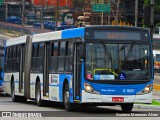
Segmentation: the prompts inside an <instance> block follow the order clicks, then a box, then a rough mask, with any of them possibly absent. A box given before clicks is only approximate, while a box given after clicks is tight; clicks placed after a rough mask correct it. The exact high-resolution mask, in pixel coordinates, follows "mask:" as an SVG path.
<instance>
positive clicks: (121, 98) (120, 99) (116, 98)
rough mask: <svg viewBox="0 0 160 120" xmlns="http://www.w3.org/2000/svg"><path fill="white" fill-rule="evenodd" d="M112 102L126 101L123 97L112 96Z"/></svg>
mask: <svg viewBox="0 0 160 120" xmlns="http://www.w3.org/2000/svg"><path fill="white" fill-rule="evenodd" d="M112 102H124V98H123V97H112Z"/></svg>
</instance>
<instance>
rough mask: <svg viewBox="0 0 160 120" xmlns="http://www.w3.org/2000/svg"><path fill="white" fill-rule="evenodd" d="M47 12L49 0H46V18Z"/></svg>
mask: <svg viewBox="0 0 160 120" xmlns="http://www.w3.org/2000/svg"><path fill="white" fill-rule="evenodd" d="M47 12H48V0H46V15H45V16H46V17H45V18H46V20H47Z"/></svg>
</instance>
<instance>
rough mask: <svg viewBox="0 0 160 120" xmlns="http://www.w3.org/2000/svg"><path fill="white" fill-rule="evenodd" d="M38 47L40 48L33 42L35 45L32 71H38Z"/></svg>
mask: <svg viewBox="0 0 160 120" xmlns="http://www.w3.org/2000/svg"><path fill="white" fill-rule="evenodd" d="M37 49H38V46H37V44H33V46H32V65H31V71H32V72H36V66H37V62H36V57H37Z"/></svg>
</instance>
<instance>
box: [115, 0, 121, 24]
mask: <svg viewBox="0 0 160 120" xmlns="http://www.w3.org/2000/svg"><path fill="white" fill-rule="evenodd" d="M119 3H120V0H118V1H117V11H116V18H115V20H116V24H117V25H118V15H119Z"/></svg>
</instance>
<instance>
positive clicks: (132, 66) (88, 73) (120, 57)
mask: <svg viewBox="0 0 160 120" xmlns="http://www.w3.org/2000/svg"><path fill="white" fill-rule="evenodd" d="M147 34H148V33H147ZM149 40H150V39H149V34H148V41H146V42H145V43H144V41H141V40H129V41H127V40H121V39H120V40H113V41H112V40H105V39H96V40H95V39H92V40H91V39H86V44H85V57H84V58H85V60H84V61H85V79H86V80H89V81H90V82H105V83H107V82H109V83H117V84H119V83H131V82H134V83H139V82H148V81H150V80H151V77H152V71H151V69H152V57H151V43H150V41H149ZM89 46H90V47H91V46H92V47H91V48H92V49H88V47H89ZM93 47H94V48H93ZM101 48H102V49H101ZM95 51H97V52H95ZM136 51H137V52H136ZM91 52H92V53H91ZM97 53H99V55H98V54H97ZM96 54H97V56H98V57H101V54H103V55H104V56H105V57H106V58H105V57H102V58H105V59H103V60H100V59H101V58H100V59H99V58H98V59H99V61H101V62H99V63H98V62H97V64H99V66H98V67H95V68H94V67H93V64H96V62H95V61H94V60H93V59H96V57H95V56H96ZM116 54H117V55H116ZM103 55H102V56H103ZM89 56H92V57H93V58H91V59H92V63H91V62H90V63H91V64H90V63H89V62H88V58H89ZM113 57H114V58H113ZM91 59H90V60H91ZM107 60H108V64H110V66H109V65H108V67H105V66H103V65H102V66H101V65H100V64H102V63H105V61H107ZM102 61H103V62H102ZM88 63H89V64H90V65H89V64H88ZM122 63H123V64H124V66H123V65H121V64H122ZM106 65H107V64H106ZM88 66H89V67H90V68H91V67H92V68H91V70H87V69H88V68H89V67H88ZM113 66H114V67H113ZM120 66H121V67H120ZM142 66H143V67H142ZM128 76H131V77H128ZM121 77H122V78H121Z"/></svg>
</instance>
